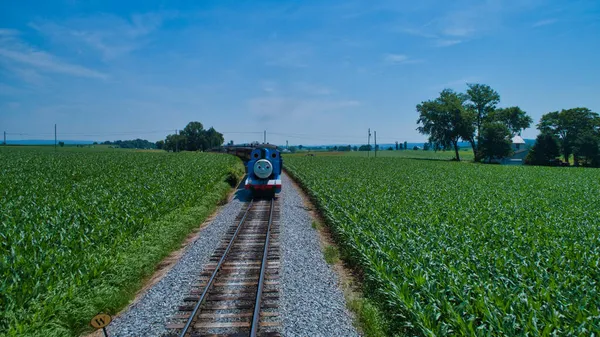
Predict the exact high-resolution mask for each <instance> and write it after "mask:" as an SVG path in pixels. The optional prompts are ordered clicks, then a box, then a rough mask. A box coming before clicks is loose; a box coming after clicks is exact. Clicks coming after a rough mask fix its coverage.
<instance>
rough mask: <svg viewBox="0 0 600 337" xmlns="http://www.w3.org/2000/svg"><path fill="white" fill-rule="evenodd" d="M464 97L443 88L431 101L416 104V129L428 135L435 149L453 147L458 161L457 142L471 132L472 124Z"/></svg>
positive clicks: (469, 135)
mask: <svg viewBox="0 0 600 337" xmlns="http://www.w3.org/2000/svg"><path fill="white" fill-rule="evenodd" d="M464 102H465V101H464V97H463V96H462V95H460V94H457V93H455V92H454V91H452V90H450V89H444V90H443V91H442V92H441V93H440V96H439V97H438V98H436V99H435V100H433V101H426V102H422V103H421V104H418V105H417V111H418V112H419V119H418V120H417V124H420V126H419V127H417V131H419V132H420V133H421V134H424V135H428V136H429V143H431V144H432V145H433V147H434V148H435V149H440V148H441V149H445V150H447V149H451V148H454V151H455V154H456V158H455V159H456V160H457V161H460V155H459V153H458V142H459V140H460V139H461V138H462V139H467V138H469V137H471V135H472V134H473V125H472V120H471V118H470V116H469V115H468V112H467V111H466V110H465V106H464Z"/></svg>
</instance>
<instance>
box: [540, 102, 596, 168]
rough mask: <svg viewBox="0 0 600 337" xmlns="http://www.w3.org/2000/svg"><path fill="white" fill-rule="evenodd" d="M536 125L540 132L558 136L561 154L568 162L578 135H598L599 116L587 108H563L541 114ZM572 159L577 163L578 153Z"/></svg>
mask: <svg viewBox="0 0 600 337" xmlns="http://www.w3.org/2000/svg"><path fill="white" fill-rule="evenodd" d="M537 127H538V129H539V130H540V131H541V132H542V133H548V134H552V135H555V136H557V137H558V139H559V141H560V146H561V151H562V154H563V156H564V158H565V161H566V162H567V163H569V157H570V156H571V154H574V153H573V150H574V147H575V146H576V145H577V144H578V137H579V136H580V135H587V134H589V135H591V136H592V137H598V133H599V129H600V117H599V116H598V114H597V113H595V112H592V111H591V110H590V109H588V108H573V109H566V110H565V109H563V110H561V111H560V112H558V111H554V112H549V113H547V114H545V115H543V116H542V118H541V119H540V123H539V124H538V125H537ZM580 142H581V141H580ZM573 161H574V164H575V165H579V154H578V153H576V154H575V155H574V156H573Z"/></svg>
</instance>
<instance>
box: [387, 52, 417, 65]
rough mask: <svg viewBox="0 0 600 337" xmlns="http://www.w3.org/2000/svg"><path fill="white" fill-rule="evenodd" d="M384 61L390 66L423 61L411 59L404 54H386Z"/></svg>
mask: <svg viewBox="0 0 600 337" xmlns="http://www.w3.org/2000/svg"><path fill="white" fill-rule="evenodd" d="M383 61H384V62H385V63H386V64H388V65H395V64H414V63H421V62H423V60H416V59H411V58H410V57H408V56H407V55H404V54H384V55H383Z"/></svg>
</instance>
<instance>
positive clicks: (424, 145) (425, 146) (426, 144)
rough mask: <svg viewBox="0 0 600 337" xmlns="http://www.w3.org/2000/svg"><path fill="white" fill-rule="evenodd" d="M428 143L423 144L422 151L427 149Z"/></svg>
mask: <svg viewBox="0 0 600 337" xmlns="http://www.w3.org/2000/svg"><path fill="white" fill-rule="evenodd" d="M429 148H430V145H429V143H425V144H423V151H429Z"/></svg>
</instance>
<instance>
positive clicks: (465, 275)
mask: <svg viewBox="0 0 600 337" xmlns="http://www.w3.org/2000/svg"><path fill="white" fill-rule="evenodd" d="M353 156H354V154H352V155H350V156H326V155H323V156H320V155H317V156H316V157H304V156H286V157H285V159H284V164H285V167H286V168H287V169H288V170H289V171H290V172H291V173H293V175H294V176H295V177H297V179H299V180H300V181H301V182H302V183H303V184H304V185H305V186H306V187H307V188H308V189H309V191H310V193H311V194H312V195H313V196H314V197H315V198H316V200H317V201H318V203H319V205H320V207H321V209H322V210H323V212H324V215H325V216H326V218H327V219H328V220H329V222H330V224H331V226H332V229H333V231H334V233H335V235H336V237H337V240H338V242H339V243H341V245H342V247H343V250H344V253H345V256H346V258H347V259H349V260H350V261H351V262H352V263H355V264H356V265H358V266H359V267H360V268H361V269H362V270H363V271H364V275H365V289H368V291H367V292H366V293H367V294H368V295H369V296H370V297H371V299H373V301H374V302H375V303H379V305H380V306H381V308H382V310H383V312H384V313H385V314H386V315H387V317H388V319H389V322H390V323H389V326H388V330H389V331H388V332H389V333H390V334H394V333H400V335H404V334H406V335H407V336H413V335H427V336H434V335H436V336H445V335H458V336H461V335H468V336H526V335H531V336H550V335H556V336H567V335H572V336H584V335H585V336H590V335H592V332H593V333H594V334H595V335H598V333H599V332H600V292H599V291H600V286H599V283H598V282H600V241H599V240H600V193H599V191H600V170H597V169H575V168H542V167H516V166H510V167H509V166H499V165H480V164H472V163H455V162H443V161H428V160H410V159H401V158H377V159H373V158H370V159H367V158H356V157H353Z"/></svg>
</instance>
